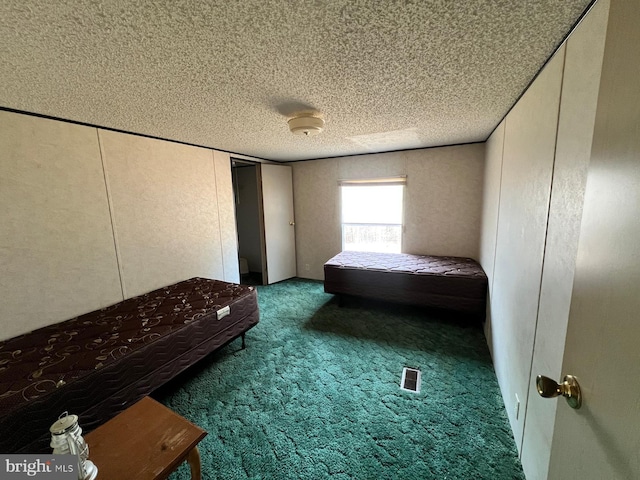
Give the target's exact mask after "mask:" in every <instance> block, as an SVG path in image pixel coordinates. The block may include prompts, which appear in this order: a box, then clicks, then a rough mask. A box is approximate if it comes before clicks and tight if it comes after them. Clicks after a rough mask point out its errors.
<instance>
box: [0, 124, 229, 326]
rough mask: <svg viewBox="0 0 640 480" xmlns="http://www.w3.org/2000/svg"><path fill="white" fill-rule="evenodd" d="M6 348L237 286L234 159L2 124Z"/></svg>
mask: <svg viewBox="0 0 640 480" xmlns="http://www.w3.org/2000/svg"><path fill="white" fill-rule="evenodd" d="M0 152H2V163H1V164H0V181H1V182H2V183H1V187H2V188H0V201H1V203H2V206H3V208H2V209H0V224H1V225H2V226H3V227H2V229H0V266H1V269H2V272H3V274H2V276H1V277H0V278H1V280H0V297H1V298H2V302H0V325H1V327H2V329H1V333H0V338H9V337H12V336H15V335H17V334H20V333H23V332H26V331H29V330H32V329H34V328H37V327H40V326H44V325H47V324H50V323H55V322H58V321H61V320H65V319H67V318H71V317H73V316H75V315H78V314H81V313H85V312H87V311H91V310H95V309H97V308H100V307H103V306H106V305H109V304H112V303H115V302H117V301H120V300H122V299H123V298H128V297H131V296H134V295H138V294H140V293H143V292H146V291H149V290H152V289H154V288H157V287H160V286H162V285H167V284H169V283H173V282H176V281H179V280H183V279H186V278H189V277H192V276H197V275H201V276H207V277H212V278H219V279H223V280H227V281H236V280H237V278H238V259H237V247H236V245H235V242H236V240H235V239H236V234H235V231H236V229H235V217H234V215H235V214H234V206H233V193H232V187H231V173H230V172H231V165H230V162H229V157H228V155H227V154H220V153H219V152H214V151H212V150H208V149H203V148H197V147H190V146H185V145H180V144H176V143H172V142H166V141H161V140H153V139H149V138H143V137H139V136H134V135H126V134H122V133H116V132H111V131H104V130H99V131H98V130H97V129H95V128H91V127H84V126H78V125H72V124H70V123H65V122H59V121H54V120H47V119H42V118H37V117H33V116H28V115H20V114H16V113H10V112H0Z"/></svg>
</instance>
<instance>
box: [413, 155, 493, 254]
mask: <svg viewBox="0 0 640 480" xmlns="http://www.w3.org/2000/svg"><path fill="white" fill-rule="evenodd" d="M484 155H485V152H484V145H483V144H473V145H461V146H455V147H443V148H430V149H426V150H414V151H410V152H406V156H407V191H406V195H405V214H404V219H405V226H406V228H405V238H404V251H405V252H407V253H416V254H424V255H453V256H459V257H471V258H474V259H477V258H478V253H479V252H478V246H479V243H480V222H481V215H482V200H481V199H482V186H483V185H482V180H483V174H484Z"/></svg>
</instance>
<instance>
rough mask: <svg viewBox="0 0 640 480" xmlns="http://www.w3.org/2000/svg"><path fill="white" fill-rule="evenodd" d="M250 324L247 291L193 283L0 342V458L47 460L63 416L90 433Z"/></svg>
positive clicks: (253, 306)
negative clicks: (73, 416)
mask: <svg viewBox="0 0 640 480" xmlns="http://www.w3.org/2000/svg"><path fill="white" fill-rule="evenodd" d="M258 321H259V311H258V303H257V294H256V291H255V289H254V288H253V287H247V286H242V285H236V284H232V283H226V282H221V281H217V280H210V279H205V278H192V279H190V280H186V281H183V282H180V283H176V284H174V285H169V286H167V287H164V288H161V289H158V290H154V291H152V292H150V293H147V294H144V295H141V296H138V297H134V298H130V299H128V300H125V301H123V302H120V303H117V304H115V305H112V306H110V307H107V308H104V309H102V310H98V311H95V312H91V313H88V314H85V315H81V316H79V317H77V318H74V319H71V320H67V321H65V322H62V323H58V324H55V325H49V326H47V327H44V328H41V329H38V330H35V331H33V332H30V333H27V334H24V335H21V336H19V337H15V338H12V339H9V340H5V341H2V342H0V432H2V435H0V452H4V453H45V452H50V451H51V449H50V447H49V441H50V434H49V427H50V426H51V424H52V423H53V422H54V421H55V420H56V419H57V418H58V416H59V415H60V414H61V413H62V412H65V411H68V412H69V413H72V414H76V415H78V417H79V423H80V426H81V427H82V428H83V430H84V431H85V432H88V431H91V430H93V429H94V428H96V427H97V426H99V425H100V424H102V423H104V422H106V421H107V420H109V419H110V418H112V417H114V416H115V415H117V414H118V413H119V412H121V411H123V410H125V409H126V408H127V407H128V406H129V405H131V404H133V403H135V402H136V401H138V400H139V399H141V398H142V397H144V396H146V395H148V394H149V393H151V392H152V391H153V390H155V389H156V388H158V387H159V386H161V385H162V384H164V383H166V382H167V381H169V380H171V379H172V378H174V377H175V376H176V375H178V374H179V373H180V372H182V371H183V370H185V369H187V368H188V367H189V366H191V365H193V364H194V363H196V362H197V361H199V360H200V359H202V358H204V357H205V356H206V355H208V354H209V353H210V352H212V351H214V350H216V349H218V348H220V347H221V346H223V345H226V344H227V343H229V342H230V341H232V340H234V339H236V338H238V337H242V340H243V348H244V335H245V332H246V331H247V330H249V329H250V328H251V327H253V326H254V325H256V324H257V323H258Z"/></svg>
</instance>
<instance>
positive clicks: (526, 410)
mask: <svg viewBox="0 0 640 480" xmlns="http://www.w3.org/2000/svg"><path fill="white" fill-rule="evenodd" d="M564 47H565V48H564V52H563V57H562V77H561V79H560V96H559V99H558V114H557V118H556V135H555V142H554V145H553V165H552V166H551V185H549V198H548V200H547V202H548V203H547V221H546V226H545V231H544V245H543V248H542V268H541V269H540V284H539V286H538V306H537V309H536V324H535V328H534V334H533V345H532V347H531V363H530V365H529V382H528V388H527V393H526V397H525V398H526V402H525V405H524V406H525V408H524V420H523V422H522V440H521V441H520V458H521V459H522V452H523V447H524V439H525V431H526V428H527V417H528V413H529V408H528V407H529V393H530V391H531V374H532V372H533V359H534V357H535V352H536V340H537V338H538V321H539V318H540V299H541V298H542V280H543V278H544V267H545V265H546V258H547V239H548V236H549V217H550V214H551V198H552V196H553V179H554V177H555V173H556V154H557V151H558V132H559V131H560V128H559V127H560V115H561V113H562V93H563V88H564V69H565V67H566V63H567V49H566V43H565V45H564Z"/></svg>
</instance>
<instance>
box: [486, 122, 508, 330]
mask: <svg viewBox="0 0 640 480" xmlns="http://www.w3.org/2000/svg"><path fill="white" fill-rule="evenodd" d="M506 137H507V118H506V117H505V119H504V131H503V132H502V148H501V150H500V190H499V191H498V211H497V213H496V241H495V242H494V245H493V265H492V266H491V288H490V290H489V299H491V294H492V293H493V283H494V279H495V277H496V275H495V273H496V256H497V255H498V233H499V231H500V201H501V200H502V171H503V168H504V142H505V138H506ZM491 336H492V337H493V332H492V335H491Z"/></svg>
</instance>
